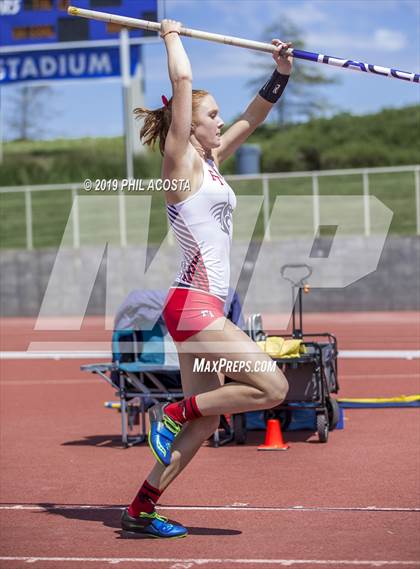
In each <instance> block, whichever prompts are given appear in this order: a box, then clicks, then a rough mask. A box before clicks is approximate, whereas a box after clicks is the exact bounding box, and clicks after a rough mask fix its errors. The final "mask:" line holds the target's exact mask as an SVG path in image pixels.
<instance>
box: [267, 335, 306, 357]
mask: <svg viewBox="0 0 420 569" xmlns="http://www.w3.org/2000/svg"><path fill="white" fill-rule="evenodd" d="M257 344H258V346H259V347H260V348H261V349H262V350H263V352H266V353H267V354H268V355H269V356H271V357H272V358H298V357H300V356H301V355H302V354H305V353H306V348H305V345H304V343H303V342H302V340H285V339H284V338H282V337H281V336H269V337H268V338H267V339H266V340H260V341H258V342H257Z"/></svg>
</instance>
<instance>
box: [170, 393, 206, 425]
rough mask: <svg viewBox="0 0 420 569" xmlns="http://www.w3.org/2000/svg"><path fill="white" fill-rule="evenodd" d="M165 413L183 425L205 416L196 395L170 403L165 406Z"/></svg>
mask: <svg viewBox="0 0 420 569" xmlns="http://www.w3.org/2000/svg"><path fill="white" fill-rule="evenodd" d="M165 413H166V414H167V415H168V416H169V417H170V418H171V419H173V420H174V421H177V423H180V424H181V425H183V424H184V423H186V422H187V421H193V420H194V419H198V418H199V417H202V416H203V415H202V414H201V412H200V409H199V408H198V407H197V403H196V401H195V395H192V396H191V397H187V398H186V399H182V401H176V402H175V403H169V405H167V406H166V407H165Z"/></svg>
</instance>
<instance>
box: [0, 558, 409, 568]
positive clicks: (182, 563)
mask: <svg viewBox="0 0 420 569" xmlns="http://www.w3.org/2000/svg"><path fill="white" fill-rule="evenodd" d="M0 561H25V562H26V563H36V562H37V561H51V562H53V563H58V562H64V563H66V562H67V563H68V562H71V561H74V562H77V563H80V562H87V561H91V562H96V563H98V562H99V563H110V564H111V565H118V563H173V564H178V563H179V565H178V567H188V568H190V567H197V566H201V565H208V564H223V565H225V566H226V565H227V566H229V565H233V564H235V565H281V566H283V567H292V566H293V565H332V566H333V567H338V566H340V565H354V566H361V565H363V566H367V567H387V566H390V565H391V566H392V565H399V566H401V565H406V566H416V567H418V563H419V562H418V561H404V560H401V561H399V560H376V559H372V560H370V559H369V560H367V559H354V560H353V559H179V558H175V557H162V558H156V557H0ZM172 567H173V569H175V566H172Z"/></svg>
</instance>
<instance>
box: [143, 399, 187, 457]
mask: <svg viewBox="0 0 420 569" xmlns="http://www.w3.org/2000/svg"><path fill="white" fill-rule="evenodd" d="M149 420H150V431H149V437H148V440H149V446H150V450H151V451H152V453H153V454H154V456H155V458H156V460H158V461H159V462H160V463H161V464H163V465H164V466H168V465H169V464H170V462H171V447H172V443H173V442H174V440H175V437H176V436H177V435H178V434H179V433H180V432H181V429H182V425H181V424H180V423H178V422H177V421H174V420H173V419H171V417H168V415H166V414H165V405H164V404H158V405H154V406H153V407H151V408H150V409H149Z"/></svg>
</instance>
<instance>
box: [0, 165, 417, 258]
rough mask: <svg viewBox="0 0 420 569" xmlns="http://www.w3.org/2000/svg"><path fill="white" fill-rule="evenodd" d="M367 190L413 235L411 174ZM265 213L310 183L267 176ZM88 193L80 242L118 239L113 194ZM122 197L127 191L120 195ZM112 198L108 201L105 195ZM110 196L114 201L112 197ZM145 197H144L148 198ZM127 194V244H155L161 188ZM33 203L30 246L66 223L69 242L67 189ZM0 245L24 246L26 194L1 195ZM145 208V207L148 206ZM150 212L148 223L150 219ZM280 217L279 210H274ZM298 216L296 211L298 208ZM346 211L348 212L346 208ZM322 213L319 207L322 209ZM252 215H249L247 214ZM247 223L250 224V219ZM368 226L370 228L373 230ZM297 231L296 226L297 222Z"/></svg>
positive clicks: (329, 181)
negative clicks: (278, 200)
mask: <svg viewBox="0 0 420 569" xmlns="http://www.w3.org/2000/svg"><path fill="white" fill-rule="evenodd" d="M231 185H232V187H233V188H234V190H235V192H236V193H237V195H238V196H241V195H243V196H253V195H257V194H259V195H261V194H262V184H261V182H259V181H232V182H231ZM369 187H370V193H371V195H373V196H376V197H377V198H378V199H379V200H381V201H382V202H383V203H384V204H385V205H386V206H388V207H389V208H390V209H391V210H392V211H393V213H394V217H393V220H392V225H391V230H390V231H391V233H394V234H399V235H413V234H415V231H416V218H415V215H416V213H415V212H416V209H415V186H414V173H413V172H400V173H393V174H370V175H369ZM269 189H270V212H271V210H272V208H273V206H274V203H275V199H276V198H277V197H281V196H287V195H290V196H311V195H312V181H311V179H310V178H304V177H302V178H290V179H281V180H270V183H269ZM319 194H320V196H323V195H335V196H346V195H362V194H363V186H362V176H361V175H360V174H355V175H349V176H325V177H322V176H320V177H319ZM87 195H88V196H89V200H90V203H91V204H93V207H92V206H89V207H87V208H85V207H84V205H83V203H84V202H83V201H82V200H80V201H79V203H80V207H79V227H80V239H81V244H85V245H94V244H95V243H102V242H103V241H104V240H105V241H106V240H110V241H111V242H115V243H118V242H119V239H120V229H119V219H120V217H119V216H120V212H119V201H118V196H117V195H116V194H115V193H114V192H100V193H95V192H92V193H90V194H86V192H84V191H79V196H81V198H83V197H86V196H87ZM125 195H126V196H127V194H125ZM109 198H111V199H109ZM112 198H113V199H112ZM147 198H148V199H147ZM147 198H146V192H142V193H136V194H131V195H130V196H129V197H128V198H127V199H126V201H125V214H126V220H127V241H128V244H130V245H136V244H140V243H142V242H144V239H145V234H144V233H143V234H142V230H143V231H146V235H148V242H149V243H160V242H161V241H162V240H163V239H164V237H165V235H166V232H167V220H166V215H165V207H164V199H163V196H162V194H161V193H160V192H155V193H153V192H150V193H147ZM31 202H32V233H33V246H34V248H43V247H58V246H59V245H60V243H61V241H62V238H63V233H64V231H65V228H66V225H67V226H68V233H69V235H68V239H69V241H68V243H69V244H71V243H72V238H73V225H72V224H73V221H72V219H71V218H70V213H71V208H72V196H71V191H70V190H51V191H50V190H48V191H39V192H32V193H31ZM0 204H1V207H0V210H1V225H0V244H1V247H2V248H23V247H25V246H26V239H27V238H26V213H25V194H24V192H22V193H2V194H0ZM149 208H150V209H149ZM149 213H150V221H149V222H148V219H149ZM279 215H280V217H281V211H280V213H279ZM296 215H297V217H299V212H297V214H296ZM348 215H351V213H350V212H349V213H348ZM321 216H322V211H321ZM251 217H252V215H251ZM249 223H255V219H254V218H253V219H250V220H249ZM374 229H375V228H374V224H373V230H374ZM296 231H297V234H299V230H298V224H297V225H296ZM262 236H263V215H262V212H260V215H259V216H258V219H257V223H256V228H255V232H254V238H257V239H260V238H262Z"/></svg>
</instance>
